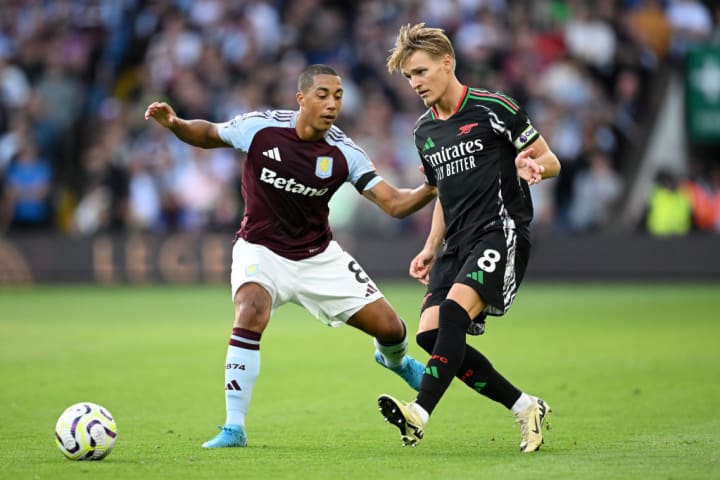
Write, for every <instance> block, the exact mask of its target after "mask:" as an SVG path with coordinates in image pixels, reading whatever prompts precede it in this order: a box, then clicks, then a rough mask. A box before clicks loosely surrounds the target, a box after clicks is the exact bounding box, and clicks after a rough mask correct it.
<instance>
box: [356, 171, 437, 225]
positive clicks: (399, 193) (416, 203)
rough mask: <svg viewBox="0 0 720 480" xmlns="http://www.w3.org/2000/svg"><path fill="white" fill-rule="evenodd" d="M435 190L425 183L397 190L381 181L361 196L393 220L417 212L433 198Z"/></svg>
mask: <svg viewBox="0 0 720 480" xmlns="http://www.w3.org/2000/svg"><path fill="white" fill-rule="evenodd" d="M436 194H437V189H436V188H435V187H433V186H431V185H428V184H427V183H424V184H422V185H420V186H419V187H417V188H397V187H396V186H395V185H392V184H390V183H388V182H386V181H385V180H382V181H381V182H379V183H378V184H377V185H375V186H374V187H373V188H370V189H368V190H365V191H364V192H363V195H364V196H365V198H367V199H368V200H370V201H371V202H373V203H375V204H376V205H377V206H379V207H380V208H381V209H382V210H383V211H384V212H385V213H387V214H388V215H390V216H392V217H395V218H403V217H407V216H408V215H410V214H412V213H415V212H417V211H418V210H420V209H421V208H422V207H424V206H425V205H427V204H428V202H430V200H432V199H433V198H435V195H436Z"/></svg>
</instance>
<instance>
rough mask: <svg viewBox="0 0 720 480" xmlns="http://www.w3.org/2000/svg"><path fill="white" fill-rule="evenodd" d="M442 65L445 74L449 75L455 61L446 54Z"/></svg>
mask: <svg viewBox="0 0 720 480" xmlns="http://www.w3.org/2000/svg"><path fill="white" fill-rule="evenodd" d="M442 63H443V67H444V68H445V71H446V72H447V73H450V72H452V71H453V65H454V63H455V61H454V60H453V58H452V57H451V56H450V55H449V54H447V53H446V54H445V55H443V59H442Z"/></svg>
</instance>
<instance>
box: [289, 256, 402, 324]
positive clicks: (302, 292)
mask: <svg viewBox="0 0 720 480" xmlns="http://www.w3.org/2000/svg"><path fill="white" fill-rule="evenodd" d="M299 263H301V265H302V267H301V268H300V270H299V271H298V277H297V278H298V280H297V281H298V282H299V283H298V287H297V295H296V299H295V300H296V301H297V303H299V304H301V305H302V306H303V307H305V308H306V309H307V310H308V311H309V312H310V313H311V314H312V315H314V316H315V317H316V318H318V319H319V320H320V321H322V322H323V323H325V324H327V325H331V326H339V325H342V324H343V323H345V322H347V321H348V320H349V319H350V318H351V317H352V316H353V315H355V314H356V313H357V312H358V311H359V310H360V309H362V308H363V307H365V306H367V305H370V304H372V303H373V302H375V301H376V300H379V299H382V298H384V297H383V294H382V292H380V289H379V288H378V287H377V285H375V282H373V281H372V279H371V278H370V277H369V276H368V275H367V273H365V271H364V270H363V268H362V267H361V266H360V264H359V263H358V262H357V260H355V259H354V258H353V257H352V256H351V255H350V254H349V253H347V252H345V251H343V250H342V249H341V248H340V246H339V245H338V244H337V243H336V242H331V243H330V245H329V246H328V248H327V249H326V250H325V251H324V252H322V253H321V254H319V255H316V256H314V257H311V258H309V259H306V260H302V261H301V262H299ZM386 310H387V309H382V311H383V312H386ZM390 310H391V309H390ZM386 316H387V314H386Z"/></svg>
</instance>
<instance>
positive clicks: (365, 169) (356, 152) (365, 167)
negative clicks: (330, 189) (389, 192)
mask: <svg viewBox="0 0 720 480" xmlns="http://www.w3.org/2000/svg"><path fill="white" fill-rule="evenodd" d="M326 140H327V142H328V143H329V144H331V145H334V146H335V147H337V148H339V149H340V151H341V152H342V153H343V155H345V158H346V159H347V162H348V178H347V181H348V182H350V183H352V184H353V185H355V184H356V183H357V182H358V180H360V178H362V176H363V175H365V174H366V173H369V172H374V171H375V165H373V163H372V161H371V160H370V158H369V157H368V156H367V153H365V151H364V150H363V149H362V148H360V147H358V146H357V145H356V144H355V142H353V141H352V140H351V139H350V137H348V136H346V135H345V134H344V133H343V132H342V131H341V130H340V129H339V128H337V127H334V126H333V127H332V128H331V130H330V132H329V134H328V136H327V137H326ZM381 181H382V177H380V176H379V175H378V176H376V177H375V178H373V179H372V180H370V181H369V182H368V183H367V185H365V188H364V189H363V190H369V189H371V188H373V187H374V186H375V185H377V184H378V183H380V182H381Z"/></svg>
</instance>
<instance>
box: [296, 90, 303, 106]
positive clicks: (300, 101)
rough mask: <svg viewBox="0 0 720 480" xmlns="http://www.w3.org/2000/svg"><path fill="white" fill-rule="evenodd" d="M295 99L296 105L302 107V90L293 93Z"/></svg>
mask: <svg viewBox="0 0 720 480" xmlns="http://www.w3.org/2000/svg"><path fill="white" fill-rule="evenodd" d="M295 99H296V100H297V103H298V105H299V106H301V107H302V105H303V100H304V99H305V95H303V92H297V93H296V94H295Z"/></svg>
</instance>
